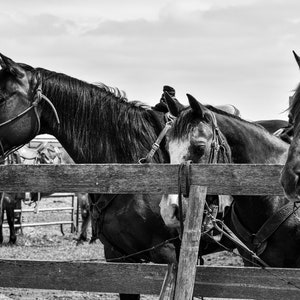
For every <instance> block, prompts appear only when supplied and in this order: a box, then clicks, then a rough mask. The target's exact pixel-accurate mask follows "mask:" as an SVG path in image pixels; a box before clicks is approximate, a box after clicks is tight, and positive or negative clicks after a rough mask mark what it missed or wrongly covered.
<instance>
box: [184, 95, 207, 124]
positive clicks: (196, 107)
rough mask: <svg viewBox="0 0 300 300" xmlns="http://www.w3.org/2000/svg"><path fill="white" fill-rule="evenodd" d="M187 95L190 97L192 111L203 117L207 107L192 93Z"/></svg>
mask: <svg viewBox="0 0 300 300" xmlns="http://www.w3.org/2000/svg"><path fill="white" fill-rule="evenodd" d="M186 95H187V97H188V100H189V103H190V106H191V109H192V111H193V112H194V113H195V114H197V115H198V116H199V117H201V118H202V119H203V118H204V117H205V107H204V106H203V105H202V104H201V103H200V102H198V101H197V99H196V98H194V97H193V96H192V95H190V94H186Z"/></svg>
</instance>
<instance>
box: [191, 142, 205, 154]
mask: <svg viewBox="0 0 300 300" xmlns="http://www.w3.org/2000/svg"><path fill="white" fill-rule="evenodd" d="M205 148H206V147H205V145H202V144H201V145H193V146H191V149H190V152H191V155H193V156H197V157H202V156H203V155H204V154H205Z"/></svg>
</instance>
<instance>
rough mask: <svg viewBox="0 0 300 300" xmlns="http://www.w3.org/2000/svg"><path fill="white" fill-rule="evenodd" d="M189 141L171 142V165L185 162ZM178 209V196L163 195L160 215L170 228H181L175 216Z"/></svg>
mask: <svg viewBox="0 0 300 300" xmlns="http://www.w3.org/2000/svg"><path fill="white" fill-rule="evenodd" d="M188 147H189V143H188V140H186V139H185V140H174V141H171V142H169V154H170V161H171V164H180V163H182V162H184V161H185V157H186V156H187V154H188ZM177 209H178V195H175V194H172V195H163V197H162V199H161V202H160V214H161V216H162V218H163V220H164V222H165V224H166V225H167V226H168V227H175V228H178V227H180V222H179V220H178V219H177V217H176V216H175V212H176V210H177Z"/></svg>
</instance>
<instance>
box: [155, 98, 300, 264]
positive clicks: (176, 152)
mask: <svg viewBox="0 0 300 300" xmlns="http://www.w3.org/2000/svg"><path fill="white" fill-rule="evenodd" d="M188 98H189V103H190V107H189V108H185V109H184V110H182V111H181V112H178V110H177V109H176V107H174V105H173V103H172V99H171V98H168V97H167V99H168V105H169V108H170V111H171V113H172V114H173V115H174V116H178V118H177V119H176V120H175V122H174V124H173V127H172V128H171V129H170V130H169V132H168V134H167V145H168V149H169V153H170V160H171V163H174V164H179V163H182V162H184V161H188V160H191V161H192V162H194V163H209V162H210V155H211V153H212V152H211V146H212V142H214V143H219V142H220V141H223V142H224V145H223V146H224V147H221V148H220V149H223V150H224V152H222V153H223V154H222V153H219V154H220V158H222V159H221V160H220V161H218V162H220V163H222V162H226V160H225V157H226V158H227V161H229V162H232V163H237V164H244V163H247V164H259V163H261V164H272V163H275V164H278V163H283V162H284V161H285V159H286V156H287V151H288V144H287V143H285V142H283V141H282V140H281V139H279V138H277V137H275V136H273V135H271V134H270V133H269V132H267V130H265V129H264V128H262V127H261V126H259V125H256V124H253V123H250V122H248V121H245V120H243V119H241V118H239V117H237V116H233V115H230V114H228V113H225V112H222V111H220V110H218V109H216V108H214V107H212V106H206V107H205V106H203V105H202V104H200V103H199V102H198V101H197V100H196V99H195V98H193V97H192V96H191V95H188ZM216 128H218V129H219V130H216ZM221 154H222V155H221ZM216 157H217V156H216ZM223 157H224V158H223ZM171 196H172V195H169V196H164V197H163V198H162V202H161V213H162V217H163V218H164V220H165V222H166V224H167V225H168V226H172V227H173V228H178V227H179V225H180V222H179V220H178V201H177V200H178V199H177V196H173V197H171ZM187 201H188V199H185V201H183V203H184V205H183V207H184V208H185V207H186V205H187ZM233 203H234V204H233V206H232V207H231V215H230V218H229V220H227V221H228V223H227V225H228V226H229V228H231V230H232V231H233V232H235V234H236V235H237V236H238V237H239V238H240V239H241V240H242V241H243V242H244V243H245V244H246V245H247V246H248V247H249V248H250V249H252V250H253V251H255V252H256V253H257V254H258V255H259V257H260V258H261V259H262V260H263V261H264V262H265V263H266V264H268V265H270V266H274V267H299V266H300V221H299V217H300V212H299V211H294V206H293V203H290V202H289V201H288V200H287V199H286V198H284V197H278V196H277V197H276V196H233ZM184 211H185V209H184ZM280 215H281V216H283V219H282V218H281V219H280V218H279V216H280ZM269 218H271V219H269ZM278 219H279V221H278ZM267 220H269V221H272V220H273V223H276V222H277V223H276V226H275V229H274V230H272V226H270V228H266V227H265V228H264V231H267V233H266V235H261V234H257V233H258V231H259V230H260V229H261V228H262V226H263V224H264V223H265V222H266V221H267ZM275 220H276V222H275ZM271 223H272V222H271ZM280 223H282V224H281V225H280V226H279V224H280ZM269 225H270V223H269ZM277 227H278V228H277ZM256 234H257V235H256ZM268 236H269V237H268ZM267 237H268V238H267ZM265 238H267V241H266V242H264V241H263V240H264V239H265ZM239 251H240V253H241V254H242V256H243V257H244V258H245V260H244V262H245V264H246V265H248V264H249V262H251V256H250V255H249V254H248V253H244V252H243V251H242V250H241V249H239Z"/></svg>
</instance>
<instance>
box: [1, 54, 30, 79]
mask: <svg viewBox="0 0 300 300" xmlns="http://www.w3.org/2000/svg"><path fill="white" fill-rule="evenodd" d="M0 66H1V68H2V69H5V70H7V71H9V72H10V73H11V74H12V75H14V76H15V77H17V78H20V79H21V78H23V77H24V76H25V71H24V70H23V68H22V67H20V66H19V65H18V64H17V63H15V62H14V61H13V60H12V59H10V58H8V57H6V56H5V55H3V54H1V53H0Z"/></svg>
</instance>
